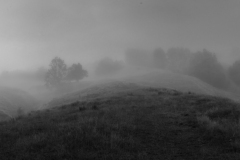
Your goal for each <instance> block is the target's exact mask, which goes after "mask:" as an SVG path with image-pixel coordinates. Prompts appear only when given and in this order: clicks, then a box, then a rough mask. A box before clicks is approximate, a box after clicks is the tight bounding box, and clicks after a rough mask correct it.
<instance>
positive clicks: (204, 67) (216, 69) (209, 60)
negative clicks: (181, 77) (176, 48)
mask: <svg viewBox="0 0 240 160" xmlns="http://www.w3.org/2000/svg"><path fill="white" fill-rule="evenodd" d="M188 73H189V74H190V75H192V76H194V77H197V78H199V79H201V80H203V81H205V82H207V83H209V84H211V85H212V86H214V87H217V88H223V89H225V88H227V87H228V85H229V83H228V80H227V77H226V75H225V72H224V69H223V67H222V65H221V64H220V63H219V62H218V60H217V57H216V55H215V54H213V53H211V52H209V51H207V50H206V49H204V50H203V51H202V52H197V53H195V55H194V56H193V58H192V59H191V61H190V66H189V70H188Z"/></svg>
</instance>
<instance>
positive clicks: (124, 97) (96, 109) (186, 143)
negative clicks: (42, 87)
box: [0, 85, 240, 160]
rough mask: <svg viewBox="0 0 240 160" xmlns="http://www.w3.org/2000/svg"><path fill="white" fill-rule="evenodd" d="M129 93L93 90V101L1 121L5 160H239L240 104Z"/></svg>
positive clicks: (0, 150) (163, 92)
mask: <svg viewBox="0 0 240 160" xmlns="http://www.w3.org/2000/svg"><path fill="white" fill-rule="evenodd" d="M112 87H113V88H112ZM116 87H117V88H116ZM114 88H115V92H111V90H112V89H114ZM118 88H119V90H118V91H116V90H117V89H118ZM121 88H124V89H121ZM127 88H129V87H128V86H126V87H124V86H123V85H119V86H115V87H114V86H111V87H110V88H108V89H105V90H103V91H104V92H105V94H104V95H103V93H101V92H94V91H92V92H91V94H88V98H87V99H88V100H87V99H85V100H84V99H79V101H76V102H74V103H70V104H66V105H63V106H56V107H55V108H52V109H48V110H45V111H38V112H33V113H31V114H29V115H27V116H24V117H19V118H18V119H16V120H11V121H9V122H2V123H1V124H0V144H1V145H0V155H1V159H9V160H11V159H14V160H20V159H22V160H23V159H39V160H40V159H143V160H146V159H224V160H225V159H237V158H239V156H240V130H239V129H240V128H239V118H240V110H239V104H237V103H235V102H232V101H230V100H227V99H221V98H216V97H210V96H203V95H196V94H192V93H190V92H189V93H181V92H178V91H175V90H167V89H157V88H148V87H138V86H134V87H132V88H131V89H127ZM87 91H90V90H87ZM100 95H101V96H100ZM89 96H90V97H89Z"/></svg>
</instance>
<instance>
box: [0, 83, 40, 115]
mask: <svg viewBox="0 0 240 160" xmlns="http://www.w3.org/2000/svg"><path fill="white" fill-rule="evenodd" d="M36 104H37V101H36V100H35V99H34V98H33V97H32V96H31V95H29V94H28V93H27V92H25V91H22V90H20V89H15V88H9V87H0V110H2V111H3V112H4V113H6V114H7V115H9V116H11V117H15V116H16V115H17V114H18V113H17V110H18V109H21V110H22V111H24V112H29V111H30V110H34V107H36Z"/></svg>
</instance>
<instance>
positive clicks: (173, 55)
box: [167, 47, 193, 73]
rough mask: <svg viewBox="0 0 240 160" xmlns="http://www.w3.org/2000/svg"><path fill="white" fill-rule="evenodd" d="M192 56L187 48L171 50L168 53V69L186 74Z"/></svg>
mask: <svg viewBox="0 0 240 160" xmlns="http://www.w3.org/2000/svg"><path fill="white" fill-rule="evenodd" d="M192 55H193V54H192V53H191V51H190V50H189V49H187V48H178V47H176V48H169V49H168V51H167V57H168V66H167V68H168V69H169V70H171V71H174V72H179V73H186V71H187V69H188V67H189V62H190V59H191V57H192Z"/></svg>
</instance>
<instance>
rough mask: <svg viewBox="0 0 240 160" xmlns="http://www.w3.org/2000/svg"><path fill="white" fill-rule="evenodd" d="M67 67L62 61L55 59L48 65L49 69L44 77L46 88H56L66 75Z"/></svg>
mask: <svg viewBox="0 0 240 160" xmlns="http://www.w3.org/2000/svg"><path fill="white" fill-rule="evenodd" d="M66 71H67V65H66V64H65V63H64V61H63V60H62V59H61V58H59V57H55V58H54V59H52V61H51V63H50V69H49V70H48V71H47V73H46V76H45V82H46V86H47V87H57V86H58V85H59V84H60V83H61V82H62V80H63V78H64V77H65V75H66Z"/></svg>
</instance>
